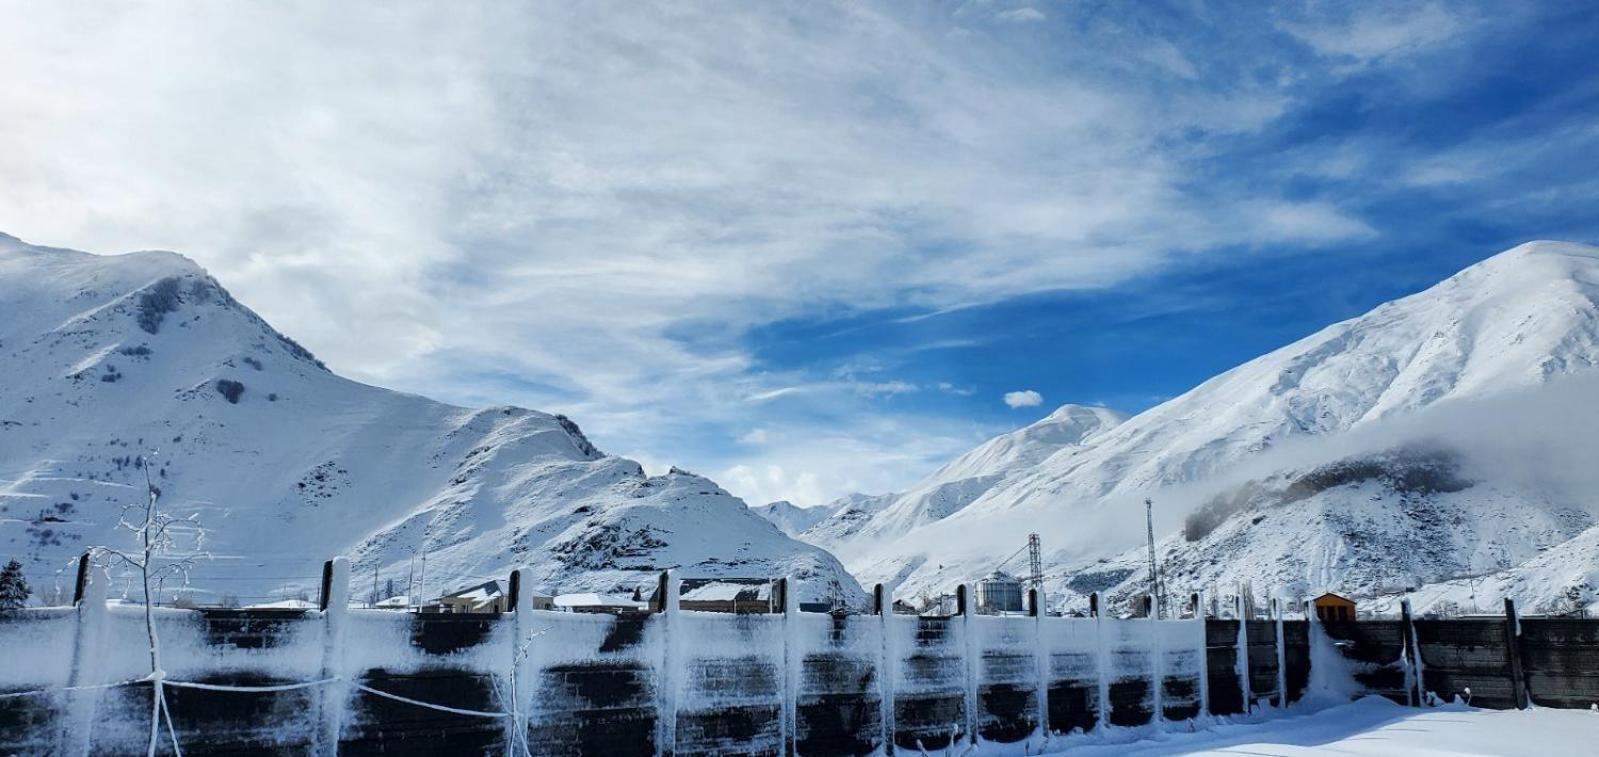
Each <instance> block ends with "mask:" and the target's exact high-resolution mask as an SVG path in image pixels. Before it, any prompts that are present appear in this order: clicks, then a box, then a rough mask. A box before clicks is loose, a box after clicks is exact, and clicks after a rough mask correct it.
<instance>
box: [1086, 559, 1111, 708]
mask: <svg viewBox="0 0 1599 757" xmlns="http://www.w3.org/2000/svg"><path fill="white" fill-rule="evenodd" d="M1088 612H1089V614H1090V615H1092V616H1093V618H1094V666H1095V671H1094V672H1095V677H1096V678H1097V679H1098V680H1097V681H1096V683H1097V684H1098V687H1099V692H1098V694H1099V707H1098V710H1099V711H1098V712H1096V713H1095V715H1097V716H1098V718H1097V719H1098V720H1099V730H1100V731H1101V732H1104V730H1105V726H1107V725H1110V674H1109V671H1107V670H1106V664H1107V662H1108V660H1107V659H1106V658H1108V657H1109V656H1110V654H1109V650H1107V649H1106V648H1105V619H1104V617H1103V615H1104V613H1103V612H1101V610H1100V605H1099V592H1097V591H1096V592H1093V593H1091V594H1089V595H1088Z"/></svg>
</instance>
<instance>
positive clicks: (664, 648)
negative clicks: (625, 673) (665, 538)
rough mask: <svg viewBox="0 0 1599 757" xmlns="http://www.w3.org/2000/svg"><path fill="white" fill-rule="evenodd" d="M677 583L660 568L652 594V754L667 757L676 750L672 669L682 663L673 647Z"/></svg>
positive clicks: (675, 679)
mask: <svg viewBox="0 0 1599 757" xmlns="http://www.w3.org/2000/svg"><path fill="white" fill-rule="evenodd" d="M681 585H682V584H681V582H680V581H679V580H678V578H677V576H676V575H674V574H673V573H672V571H670V570H664V571H661V579H660V584H659V585H658V586H657V587H656V590H655V592H656V593H655V596H656V597H658V598H659V600H660V605H659V610H658V612H660V614H661V668H660V670H658V671H656V678H657V680H658V681H659V682H660V689H659V691H658V692H657V696H659V697H660V711H659V713H658V714H657V715H656V738H655V754H656V755H658V756H659V757H670V756H671V755H672V754H674V753H676V752H677V687H678V684H679V683H680V681H679V678H680V676H679V673H678V671H677V669H676V668H677V666H678V665H680V664H682V662H681V660H680V659H679V657H680V655H679V653H678V650H677V649H676V647H677V635H678V633H679V632H680V629H678V628H677V626H678V619H677V614H678V601H677V598H678V590H679V588H680V587H681Z"/></svg>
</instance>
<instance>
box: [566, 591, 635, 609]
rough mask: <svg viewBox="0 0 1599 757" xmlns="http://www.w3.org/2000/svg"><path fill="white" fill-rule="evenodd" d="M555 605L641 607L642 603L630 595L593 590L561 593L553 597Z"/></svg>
mask: <svg viewBox="0 0 1599 757" xmlns="http://www.w3.org/2000/svg"><path fill="white" fill-rule="evenodd" d="M555 606H556V607H634V608H640V609H642V608H643V607H644V603H643V602H641V601H639V600H636V599H633V598H632V597H622V596H617V595H615V594H600V593H598V592H593V591H585V592H579V593H576V594H562V595H560V596H558V597H556V598H555Z"/></svg>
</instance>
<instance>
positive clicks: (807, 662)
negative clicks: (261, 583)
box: [0, 571, 1303, 755]
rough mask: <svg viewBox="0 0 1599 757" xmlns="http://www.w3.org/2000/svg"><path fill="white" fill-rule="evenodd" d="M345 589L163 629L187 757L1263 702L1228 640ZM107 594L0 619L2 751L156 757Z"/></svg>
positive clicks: (135, 638) (921, 745)
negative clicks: (287, 606)
mask: <svg viewBox="0 0 1599 757" xmlns="http://www.w3.org/2000/svg"><path fill="white" fill-rule="evenodd" d="M330 575H334V573H333V572H331V571H330ZM343 580H346V579H344V578H343V576H342V574H339V575H338V577H337V578H335V579H334V581H333V583H334V586H333V588H332V590H331V591H329V592H328V594H329V601H330V604H329V605H328V607H327V609H325V610H323V611H315V610H311V611H275V612H272V611H250V610H232V611H222V610H208V611H194V610H171V609H160V610H157V611H156V614H155V619H156V625H157V629H158V632H159V637H160V639H161V645H162V659H163V660H165V661H166V662H165V663H164V665H165V667H166V668H167V669H166V670H165V671H164V673H163V677H162V679H161V686H160V690H161V691H163V692H164V695H165V696H166V697H167V703H168V708H169V710H170V712H171V713H172V715H173V721H174V728H173V729H172V732H171V733H170V738H168V737H167V735H165V734H164V735H163V737H162V741H161V749H162V750H163V753H172V752H173V749H172V743H171V742H172V741H173V740H175V741H176V742H177V744H179V745H180V746H181V747H182V751H183V753H186V754H190V755H197V754H218V753H228V754H237V753H245V752H251V751H254V752H258V753H279V752H295V753H316V754H335V753H342V754H366V753H379V752H381V753H383V754H432V753H441V752H449V753H453V754H470V753H495V754H552V755H553V754H609V755H622V754H639V755H654V754H733V753H736V754H772V755H779V754H784V755H786V754H870V753H886V752H890V751H893V750H895V749H899V750H903V751H907V752H910V753H920V751H921V750H924V749H925V750H927V751H932V750H935V749H943V748H946V747H954V748H955V749H956V751H964V750H965V749H967V748H968V747H971V746H977V747H979V748H980V750H981V751H982V752H983V753H985V754H986V753H1001V754H1004V753H1014V754H1021V753H1026V752H1029V751H1031V752H1035V753H1036V752H1037V751H1038V749H1039V748H1040V747H1041V746H1043V745H1044V742H1046V741H1047V740H1049V739H1051V738H1054V737H1056V736H1057V735H1059V734H1066V733H1070V732H1072V731H1076V730H1081V731H1100V730H1103V729H1106V728H1137V729H1159V728H1162V727H1165V725H1164V724H1166V723H1168V722H1177V721H1182V720H1186V719H1189V718H1194V717H1196V716H1199V715H1200V714H1202V713H1204V712H1206V711H1207V709H1209V710H1210V711H1212V712H1220V711H1227V712H1236V711H1238V709H1239V707H1238V706H1233V707H1232V708H1231V709H1228V710H1217V709H1216V708H1215V704H1216V703H1218V702H1220V703H1226V702H1238V703H1241V702H1242V695H1241V694H1240V693H1238V690H1237V689H1238V686H1237V681H1238V676H1237V675H1236V674H1234V675H1233V676H1232V679H1231V680H1229V679H1228V677H1227V673H1228V672H1229V671H1236V667H1227V666H1221V667H1218V666H1217V665H1216V664H1214V662H1213V656H1215V655H1225V656H1227V657H1230V658H1231V659H1228V660H1226V662H1227V665H1229V666H1230V665H1234V664H1235V663H1236V661H1237V660H1238V657H1237V656H1236V651H1237V650H1236V649H1233V648H1229V647H1228V646H1227V644H1226V643H1225V639H1220V640H1219V638H1218V634H1217V633H1216V632H1215V624H1216V623H1218V622H1224V621H1208V622H1207V621H1205V620H1203V619H1181V620H1153V619H1147V618H1143V619H1111V618H1055V617H1037V616H983V615H976V614H973V613H972V612H971V611H970V604H969V603H966V602H964V601H962V602H961V603H960V604H961V607H962V611H961V612H960V613H959V614H957V615H955V616H953V617H917V616H906V615H895V614H892V613H891V612H890V611H889V610H888V606H889V603H888V602H886V601H883V600H884V599H886V597H884V595H883V593H882V592H881V591H879V592H878V596H879V602H878V605H879V608H880V610H879V612H878V613H877V614H876V615H844V616H834V615H827V614H809V613H799V612H797V611H796V608H795V603H793V602H790V601H787V597H786V595H787V593H788V592H787V591H786V588H785V587H786V585H787V584H786V582H780V584H779V586H780V596H782V597H783V600H782V602H781V605H782V607H783V608H784V611H783V612H781V613H778V614H742V615H733V614H722V613H702V612H687V611H681V610H679V609H678V608H677V602H676V581H675V580H671V579H669V578H666V577H663V589H664V590H665V595H664V596H665V597H666V601H665V611H663V612H660V613H654V614H647V615H628V616H615V615H586V614H574V613H565V612H553V611H545V610H533V609H529V606H530V603H528V602H520V601H519V602H518V609H516V610H515V611H513V612H509V613H506V614H503V615H431V614H415V613H398V612H388V611H381V610H355V609H345V607H346V606H345V605H344V604H343V603H342V602H341V601H339V600H340V597H341V596H342V594H343V592H342V591H340V590H339V589H338V586H337V584H338V583H339V582H341V581H343ZM512 584H513V586H517V585H519V582H517V581H516V580H515V579H514V578H513V581H512ZM100 589H101V591H100V592H94V591H90V592H89V593H88V595H87V596H86V598H85V600H84V601H83V602H81V603H80V604H79V606H78V607H77V608H75V609H72V608H67V609H62V608H56V609H41V610H28V611H22V612H18V613H13V614H8V615H6V616H4V617H3V618H0V660H4V661H5V662H4V664H3V666H0V753H6V754H11V753H16V754H89V753H102V754H125V753H142V752H143V751H144V749H145V745H146V742H147V740H148V738H149V732H150V713H151V705H152V699H151V697H152V695H153V694H154V693H155V692H156V691H157V687H156V686H155V685H154V684H153V683H152V681H151V680H150V676H149V672H148V667H147V660H148V655H147V650H146V637H145V634H144V629H143V612H144V610H143V608H141V607H131V606H111V607H107V606H106V605H105V604H104V599H103V597H104V594H103V587H100ZM519 592H520V589H515V590H513V594H516V593H519ZM959 596H960V597H961V598H962V599H963V600H964V598H965V597H966V596H967V594H966V592H965V590H964V588H963V589H962V590H961V591H960V593H959ZM1251 625H1256V624H1254V623H1252V624H1251ZM1266 625H1267V626H1276V625H1277V624H1275V623H1270V622H1268V623H1266ZM1232 630H1234V631H1236V624H1234V628H1233V629H1232ZM1254 631H1255V629H1253V628H1252V629H1251V632H1252V633H1253V632H1254ZM1224 635H1225V634H1223V636H1224ZM1277 638H1279V636H1276V635H1266V636H1252V637H1251V638H1250V639H1249V645H1248V647H1247V648H1246V650H1245V651H1246V652H1247V653H1248V654H1247V655H1246V657H1247V658H1248V660H1249V662H1250V663H1251V664H1250V666H1249V673H1248V674H1246V677H1249V678H1252V679H1257V680H1262V681H1264V680H1266V679H1267V678H1268V677H1270V678H1272V679H1273V680H1276V679H1277V678H1280V676H1279V675H1278V673H1277V669H1276V668H1271V669H1267V668H1264V667H1262V668H1260V669H1259V670H1257V666H1256V665H1255V663H1256V662H1257V658H1258V661H1259V662H1261V663H1262V664H1264V663H1265V661H1267V660H1270V661H1271V662H1272V663H1273V664H1274V665H1275V664H1276V663H1277V662H1278V661H1279V660H1283V659H1288V660H1293V659H1297V658H1296V657H1295V654H1296V653H1295V652H1294V651H1293V650H1283V653H1282V654H1278V653H1277V650H1276V649H1275V648H1272V650H1271V651H1272V654H1256V653H1255V651H1254V647H1256V646H1257V645H1259V644H1261V643H1265V644H1268V645H1275V644H1276V641H1275V639H1277ZM1228 652H1232V653H1233V654H1226V653H1228ZM1285 655H1286V656H1285ZM1289 667H1293V665H1292V664H1290V666H1289ZM1218 671H1221V672H1220V673H1218ZM1302 688H1303V687H1301V690H1302ZM1229 691H1231V692H1232V693H1230V694H1229ZM5 692H9V693H5ZM1293 698H1295V692H1294V691H1293V690H1292V687H1290V693H1289V699H1293ZM1185 728H1186V726H1185Z"/></svg>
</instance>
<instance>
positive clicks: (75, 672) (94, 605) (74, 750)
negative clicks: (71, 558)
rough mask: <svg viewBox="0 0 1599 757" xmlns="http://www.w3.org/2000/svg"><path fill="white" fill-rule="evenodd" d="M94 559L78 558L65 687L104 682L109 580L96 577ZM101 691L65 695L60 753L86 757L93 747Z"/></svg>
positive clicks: (85, 691) (58, 738) (86, 556)
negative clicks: (74, 626) (73, 635)
mask: <svg viewBox="0 0 1599 757" xmlns="http://www.w3.org/2000/svg"><path fill="white" fill-rule="evenodd" d="M92 569H93V560H92V559H91V557H90V555H88V554H85V555H83V556H82V557H80V558H78V581H77V586H76V587H75V588H74V589H73V604H74V605H76V606H77V615H78V617H77V636H76V638H74V639H73V643H72V668H71V670H70V672H69V673H68V678H67V685H68V686H92V685H94V684H97V683H103V681H102V680H101V679H102V678H103V675H104V673H103V671H104V670H105V665H104V662H105V648H106V644H105V633H106V590H107V585H108V584H109V580H108V579H107V578H106V577H105V575H104V574H102V575H99V576H95V575H93V572H92ZM101 691H102V690H101V689H87V690H82V691H69V692H67V694H66V710H65V717H63V718H62V719H61V729H60V731H59V732H58V733H57V735H56V744H57V745H58V746H59V747H60V748H61V753H62V754H67V755H81V756H82V757H87V755H88V754H89V752H90V747H91V745H92V744H93V739H92V738H91V737H92V735H93V733H94V722H95V710H96V708H97V707H98V705H99V702H100V693H101Z"/></svg>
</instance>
